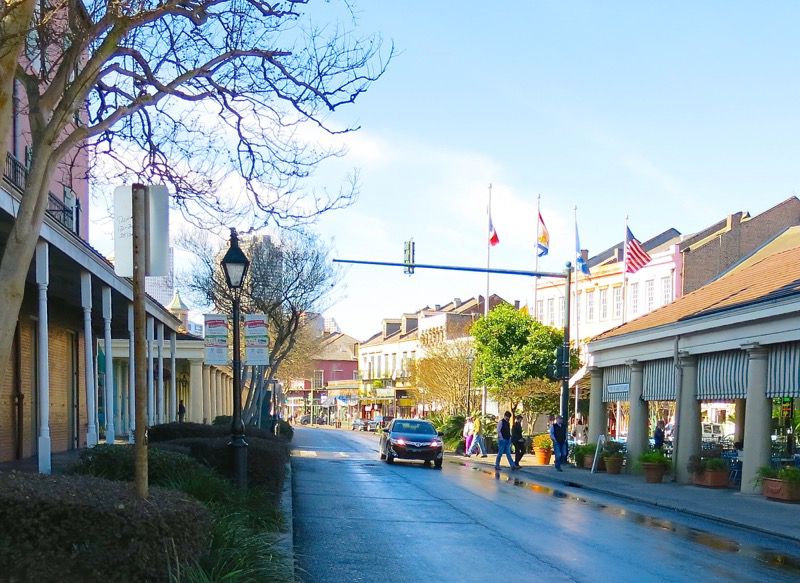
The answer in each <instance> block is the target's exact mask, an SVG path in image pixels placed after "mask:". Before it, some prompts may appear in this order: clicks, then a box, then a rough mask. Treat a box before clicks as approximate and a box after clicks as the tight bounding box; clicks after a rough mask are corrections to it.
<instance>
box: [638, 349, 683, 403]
mask: <svg viewBox="0 0 800 583" xmlns="http://www.w3.org/2000/svg"><path fill="white" fill-rule="evenodd" d="M642 376H643V378H642V399H644V400H645V401H675V400H676V398H675V361H674V359H672V358H659V359H658V360H648V361H647V362H645V363H644V370H643V372H642Z"/></svg>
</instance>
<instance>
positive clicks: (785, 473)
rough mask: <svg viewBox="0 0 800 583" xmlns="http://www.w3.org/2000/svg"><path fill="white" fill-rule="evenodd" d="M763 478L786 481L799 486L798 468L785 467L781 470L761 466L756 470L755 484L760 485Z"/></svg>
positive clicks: (799, 469) (799, 471)
mask: <svg viewBox="0 0 800 583" xmlns="http://www.w3.org/2000/svg"><path fill="white" fill-rule="evenodd" d="M764 478H774V479H777V480H786V481H787V482H789V483H790V484H800V468H796V467H794V466H786V467H783V468H772V467H770V466H762V467H760V468H758V474H757V475H756V479H755V483H756V484H760V483H761V481H762V480H763V479H764Z"/></svg>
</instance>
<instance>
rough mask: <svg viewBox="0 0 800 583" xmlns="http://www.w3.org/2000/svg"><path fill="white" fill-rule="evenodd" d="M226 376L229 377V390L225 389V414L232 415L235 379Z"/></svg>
mask: <svg viewBox="0 0 800 583" xmlns="http://www.w3.org/2000/svg"><path fill="white" fill-rule="evenodd" d="M226 378H227V379H228V384H227V387H228V390H227V391H225V415H231V414H232V413H233V379H232V378H231V377H226Z"/></svg>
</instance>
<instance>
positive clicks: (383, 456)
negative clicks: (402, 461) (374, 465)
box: [380, 450, 386, 460]
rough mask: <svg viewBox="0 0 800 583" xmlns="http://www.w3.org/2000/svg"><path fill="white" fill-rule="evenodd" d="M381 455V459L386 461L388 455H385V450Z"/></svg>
mask: <svg viewBox="0 0 800 583" xmlns="http://www.w3.org/2000/svg"><path fill="white" fill-rule="evenodd" d="M380 454H381V459H382V460H385V459H386V454H385V453H383V450H380Z"/></svg>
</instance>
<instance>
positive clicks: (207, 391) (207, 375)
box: [203, 365, 211, 423]
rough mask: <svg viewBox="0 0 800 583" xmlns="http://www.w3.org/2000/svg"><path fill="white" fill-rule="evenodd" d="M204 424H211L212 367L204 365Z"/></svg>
mask: <svg viewBox="0 0 800 583" xmlns="http://www.w3.org/2000/svg"><path fill="white" fill-rule="evenodd" d="M203 423H211V367H210V366H207V365H203Z"/></svg>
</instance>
